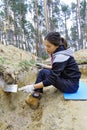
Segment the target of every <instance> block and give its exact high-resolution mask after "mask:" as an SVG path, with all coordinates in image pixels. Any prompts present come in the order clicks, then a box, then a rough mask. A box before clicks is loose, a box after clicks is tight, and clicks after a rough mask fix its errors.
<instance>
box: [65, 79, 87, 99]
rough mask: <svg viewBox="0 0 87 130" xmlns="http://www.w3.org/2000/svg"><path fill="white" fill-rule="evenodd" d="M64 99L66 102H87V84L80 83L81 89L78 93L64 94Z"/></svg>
mask: <svg viewBox="0 0 87 130" xmlns="http://www.w3.org/2000/svg"><path fill="white" fill-rule="evenodd" d="M64 99H66V100H87V84H85V83H84V82H82V81H80V86H79V89H78V91H77V92H76V93H72V94H69V93H64Z"/></svg>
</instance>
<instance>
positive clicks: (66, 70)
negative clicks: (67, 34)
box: [43, 46, 81, 86]
mask: <svg viewBox="0 0 87 130" xmlns="http://www.w3.org/2000/svg"><path fill="white" fill-rule="evenodd" d="M80 77H81V73H80V71H79V68H78V65H77V63H76V61H75V59H74V57H73V51H72V50H71V49H70V48H68V49H65V48H64V46H60V47H59V48H58V49H57V50H56V51H55V52H54V53H53V55H52V69H51V70H50V75H49V76H48V78H46V79H45V80H44V81H43V85H44V86H49V85H54V86H56V84H57V85H58V83H59V82H63V81H66V82H65V84H67V82H68V81H70V85H74V86H78V85H79V79H80ZM62 79H63V80H62ZM59 80H60V81H59ZM68 85H69V82H68Z"/></svg>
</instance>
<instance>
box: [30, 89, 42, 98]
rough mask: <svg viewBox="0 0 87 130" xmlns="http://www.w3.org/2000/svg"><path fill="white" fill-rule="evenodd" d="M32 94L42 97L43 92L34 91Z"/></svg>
mask: <svg viewBox="0 0 87 130" xmlns="http://www.w3.org/2000/svg"><path fill="white" fill-rule="evenodd" d="M32 96H33V97H35V98H38V99H41V97H42V93H40V92H36V91H34V92H33V94H32Z"/></svg>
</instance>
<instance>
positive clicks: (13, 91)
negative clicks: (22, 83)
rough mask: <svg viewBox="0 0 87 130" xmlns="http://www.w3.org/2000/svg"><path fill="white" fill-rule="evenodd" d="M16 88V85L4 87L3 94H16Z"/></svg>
mask: <svg viewBox="0 0 87 130" xmlns="http://www.w3.org/2000/svg"><path fill="white" fill-rule="evenodd" d="M17 88H18V85H17V84H11V85H6V87H5V88H4V92H12V93H17Z"/></svg>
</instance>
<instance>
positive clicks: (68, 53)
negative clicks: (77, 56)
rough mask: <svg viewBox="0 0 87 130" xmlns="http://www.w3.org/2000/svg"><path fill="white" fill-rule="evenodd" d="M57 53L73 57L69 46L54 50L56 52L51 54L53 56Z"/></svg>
mask: <svg viewBox="0 0 87 130" xmlns="http://www.w3.org/2000/svg"><path fill="white" fill-rule="evenodd" d="M58 54H63V55H66V56H72V57H73V51H72V49H71V48H68V49H67V50H63V51H59V52H56V53H54V54H53V56H54V55H58Z"/></svg>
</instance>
